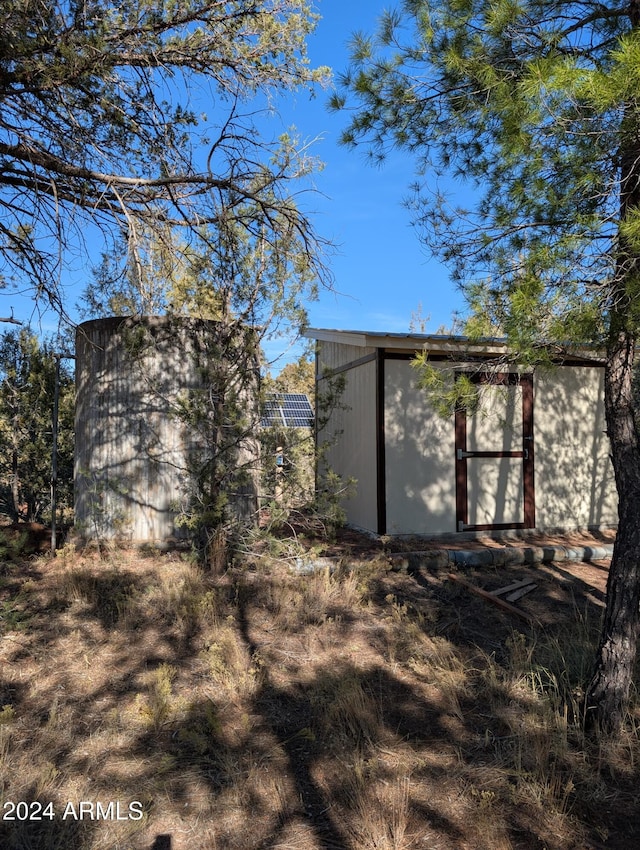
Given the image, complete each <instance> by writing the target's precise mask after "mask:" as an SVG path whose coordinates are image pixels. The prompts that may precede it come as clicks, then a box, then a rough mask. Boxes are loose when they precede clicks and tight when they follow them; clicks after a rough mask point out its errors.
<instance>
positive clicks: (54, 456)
mask: <svg viewBox="0 0 640 850" xmlns="http://www.w3.org/2000/svg"><path fill="white" fill-rule="evenodd" d="M53 356H54V357H55V359H56V377H55V384H54V389H53V423H52V425H53V427H52V435H53V445H52V447H51V557H52V558H55V556H56V542H57V541H56V530H57V529H56V512H57V507H58V506H57V489H58V401H59V397H60V358H61V357H62V355H61V354H54V355H53Z"/></svg>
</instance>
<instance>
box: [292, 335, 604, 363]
mask: <svg viewBox="0 0 640 850" xmlns="http://www.w3.org/2000/svg"><path fill="white" fill-rule="evenodd" d="M303 336H304V337H306V338H307V339H316V340H320V341H322V342H338V343H343V344H344V345H353V346H358V347H361V348H384V349H393V350H396V351H397V350H406V351H421V350H427V351H429V353H430V354H434V355H435V354H437V355H450V356H452V357H462V356H467V357H485V358H486V357H504V356H505V355H507V354H508V352H509V348H508V345H507V340H506V338H504V337H502V338H500V337H485V338H481V339H474V340H471V339H470V338H469V337H466V336H455V335H448V334H417V333H387V332H385V331H355V330H337V329H330V328H305V330H304V331H303ZM548 346H549V348H550V349H551V353H552V356H553V357H554V359H557V360H559V361H563V362H564V361H566V362H571V361H576V360H588V361H591V362H593V363H602V361H603V356H604V355H603V352H601V351H599V350H598V349H596V348H595V346H588V345H581V346H570V345H568V344H561V343H548Z"/></svg>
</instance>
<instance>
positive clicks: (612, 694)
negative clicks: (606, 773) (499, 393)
mask: <svg viewBox="0 0 640 850" xmlns="http://www.w3.org/2000/svg"><path fill="white" fill-rule="evenodd" d="M352 60H353V61H352V64H351V67H350V68H349V69H348V71H347V72H346V73H345V74H344V75H343V77H342V80H341V90H340V91H339V92H338V94H337V95H336V97H335V98H334V100H333V106H334V107H335V108H338V109H340V108H344V107H345V106H347V105H349V106H353V107H354V109H355V114H354V116H353V118H352V120H351V122H350V124H349V126H348V128H347V129H346V131H345V133H344V141H345V142H346V143H347V144H349V145H351V146H354V147H355V146H357V145H359V144H362V143H364V144H367V145H368V150H369V154H370V155H371V156H372V158H373V159H374V160H376V161H378V160H383V159H384V156H385V154H386V152H387V151H388V150H389V149H390V148H392V147H397V148H400V149H402V150H405V151H408V152H409V153H411V154H412V155H414V156H415V157H416V159H417V164H418V180H417V183H416V187H415V192H414V194H413V196H412V198H411V200H410V203H411V205H412V208H413V211H414V213H415V216H416V223H417V225H418V227H419V228H420V231H421V235H422V237H423V238H424V239H425V240H426V241H427V242H428V244H429V245H430V246H431V247H432V249H433V250H434V251H435V252H436V253H437V254H438V255H439V256H440V257H442V258H443V259H444V260H445V261H447V262H449V263H450V264H451V266H452V269H453V275H454V278H455V279H456V280H457V281H458V282H459V283H460V284H461V285H462V286H463V287H464V289H465V291H466V293H467V295H468V297H469V301H470V305H471V308H472V312H471V318H470V321H469V328H468V329H469V333H471V334H476V335H481V334H483V333H494V332H495V330H496V328H498V329H499V330H500V332H501V333H504V334H505V335H506V336H507V338H508V341H509V343H510V345H511V347H512V350H513V352H514V356H515V357H516V358H517V359H518V361H519V362H527V361H528V362H530V363H535V362H537V361H539V360H540V358H543V357H544V356H545V350H546V348H545V343H548V342H549V341H558V340H559V341H562V342H565V341H571V340H573V341H574V342H576V343H591V344H594V345H596V346H601V347H602V348H603V349H604V350H605V351H606V369H605V408H606V416H607V429H608V434H609V438H610V443H611V456H612V461H613V467H614V472H615V479H616V486H617V490H618V497H619V528H618V535H617V540H616V545H615V550H614V556H613V560H612V563H611V568H610V573H609V584H608V591H607V607H606V614H605V618H604V623H603V631H602V637H601V642H600V646H599V649H598V652H597V658H596V662H595V666H594V672H593V676H592V679H591V681H590V683H589V684H588V687H587V695H586V701H585V720H586V723H587V725H588V726H594V727H597V728H601V729H604V730H607V731H611V732H616V731H617V730H619V729H620V726H621V724H622V722H623V719H624V716H625V708H626V706H627V702H628V695H629V689H630V685H631V681H632V675H633V669H634V662H635V658H636V648H637V642H638V637H639V636H640V616H639V602H640V432H639V428H640V426H639V424H638V413H639V412H640V411H639V407H638V395H637V379H636V366H635V359H636V347H637V344H638V339H639V332H640V102H639V100H638V91H639V90H640V4H638V2H637V0H623V2H613V3H609V4H601V3H598V2H594V0H586V2H581V3H562V4H561V3H558V2H557V0H439V2H438V3H430V2H428V0H405V1H404V2H403V3H402V6H401V11H400V12H396V13H390V14H387V15H386V16H385V17H384V18H383V19H382V21H381V24H380V29H379V32H378V34H377V35H376V36H375V37H373V38H367V37H364V36H358V37H356V38H355V39H354V45H353V55H352ZM442 178H446V179H447V180H451V179H453V180H455V181H458V184H459V185H464V186H466V187H467V195H468V198H469V200H468V201H467V203H465V204H464V205H459V204H458V205H456V201H455V199H452V198H451V197H448V196H446V195H445V194H444V192H443V191H442V185H446V184H445V183H443V182H441V180H442Z"/></svg>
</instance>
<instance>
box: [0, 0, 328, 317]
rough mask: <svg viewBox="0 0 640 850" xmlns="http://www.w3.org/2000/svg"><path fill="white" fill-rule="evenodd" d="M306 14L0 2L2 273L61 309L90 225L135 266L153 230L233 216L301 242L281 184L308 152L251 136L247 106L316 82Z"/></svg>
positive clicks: (321, 74) (234, 4) (201, 0)
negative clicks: (63, 281)
mask: <svg viewBox="0 0 640 850" xmlns="http://www.w3.org/2000/svg"><path fill="white" fill-rule="evenodd" d="M314 25H315V16H314V15H313V14H311V12H310V8H309V5H308V4H307V2H306V0H257V2H251V3H247V2H244V0H225V2H219V0H185V2H182V3H179V4H177V3H175V2H173V0H161V2H151V0H142V2H141V3H136V4H133V5H132V4H128V3H123V2H117V3H115V4H113V3H110V2H106V0H91V2H88V3H86V2H82V3H79V2H76V0H72V2H70V3H58V2H56V0H8V2H7V3H6V4H4V7H3V26H2V32H1V33H0V105H1V109H0V208H1V209H2V223H1V225H0V255H1V256H2V265H1V266H0V275H2V277H0V281H1V282H3V283H4V284H5V285H6V284H7V283H11V282H16V283H18V282H19V283H21V284H23V285H24V284H25V282H27V283H28V285H31V286H33V287H34V295H36V296H38V297H40V296H45V298H46V300H48V301H49V302H51V303H53V304H54V306H56V307H57V308H58V309H63V307H64V304H63V298H62V291H61V288H60V285H59V273H60V271H61V269H62V268H64V265H65V262H66V261H67V259H68V258H69V256H70V253H69V252H70V251H72V250H73V252H74V253H77V252H78V251H79V252H81V253H86V246H87V240H88V239H89V238H93V236H92V234H93V233H94V232H95V227H97V228H98V229H99V230H100V231H101V233H102V236H103V238H104V244H105V250H106V252H107V253H109V252H110V250H111V249H112V247H113V246H114V245H118V243H119V240H120V238H124V240H125V243H126V250H125V252H124V253H123V254H122V253H121V255H120V256H121V258H122V260H123V261H127V260H129V261H131V262H132V264H133V265H136V264H137V263H138V262H139V261H140V256H139V254H140V253H142V254H143V253H144V247H145V240H144V237H145V236H146V235H148V234H149V233H156V234H157V235H158V238H161V237H162V234H164V233H166V232H167V230H171V229H173V228H178V229H180V230H182V231H184V234H185V236H184V241H189V239H190V238H191V237H194V234H195V236H198V235H199V233H196V231H199V230H200V229H201V228H206V227H207V226H212V227H214V228H217V227H218V226H219V225H220V224H221V223H223V224H225V225H227V224H228V223H229V222H230V221H234V222H236V223H237V225H238V227H239V228H240V229H247V230H249V231H250V232H251V233H253V234H254V235H255V234H256V232H257V231H256V230H255V228H254V227H253V225H254V224H255V218H256V215H258V217H259V218H260V220H261V222H267V223H269V222H273V221H274V220H276V219H277V220H278V221H280V222H286V227H287V228H288V230H289V231H290V232H291V234H296V235H297V237H299V238H300V239H301V240H302V242H303V243H304V246H305V248H306V249H307V250H308V253H311V251H310V249H311V247H312V246H314V245H315V237H314V234H313V231H312V228H311V225H310V222H309V220H308V218H307V217H306V215H305V214H303V213H302V212H301V211H300V210H299V208H298V206H297V205H296V203H295V201H294V191H293V188H292V184H293V183H294V182H295V180H296V178H298V177H300V176H302V175H304V173H306V171H307V155H306V152H305V150H304V148H302V149H299V148H298V147H297V145H296V144H295V143H294V141H293V140H292V139H290V138H288V137H285V138H283V139H269V138H265V137H264V135H261V134H260V132H259V129H258V119H257V113H259V112H260V110H263V111H264V110H266V109H267V108H268V107H269V106H270V104H271V101H272V96H273V95H275V94H277V93H278V92H280V91H283V90H289V89H294V88H302V89H307V90H309V91H310V90H311V89H312V88H313V87H314V86H315V85H316V84H317V83H322V82H323V81H324V80H325V79H326V77H327V70H326V69H322V68H320V69H312V68H310V66H309V64H308V60H307V58H306V53H305V40H306V37H307V36H308V34H309V33H310V32H311V31H312V29H313V27H314ZM209 110H210V112H209ZM248 208H250V209H251V210H252V212H251V213H247V209H248ZM94 226H95V227H94ZM188 234H190V236H189V235H188Z"/></svg>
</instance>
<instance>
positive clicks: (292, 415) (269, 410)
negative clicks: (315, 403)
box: [260, 393, 313, 428]
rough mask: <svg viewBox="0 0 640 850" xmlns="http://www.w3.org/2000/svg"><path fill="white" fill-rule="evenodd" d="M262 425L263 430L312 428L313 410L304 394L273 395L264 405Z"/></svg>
mask: <svg viewBox="0 0 640 850" xmlns="http://www.w3.org/2000/svg"><path fill="white" fill-rule="evenodd" d="M260 424H261V425H262V426H263V428H269V427H270V426H273V425H279V426H281V427H284V428H311V426H312V425H313V408H312V407H311V404H310V403H309V399H308V397H307V396H306V395H305V394H304V393H271V394H270V395H269V396H268V397H267V400H266V401H265V403H264V407H263V409H262V418H261V420H260Z"/></svg>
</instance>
